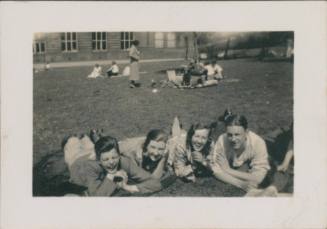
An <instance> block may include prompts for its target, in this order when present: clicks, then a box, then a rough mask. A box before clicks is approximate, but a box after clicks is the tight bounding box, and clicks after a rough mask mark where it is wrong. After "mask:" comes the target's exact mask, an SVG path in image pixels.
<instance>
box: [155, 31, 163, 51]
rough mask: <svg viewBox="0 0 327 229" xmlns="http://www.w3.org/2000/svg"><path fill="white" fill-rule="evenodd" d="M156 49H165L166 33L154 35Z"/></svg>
mask: <svg viewBox="0 0 327 229" xmlns="http://www.w3.org/2000/svg"><path fill="white" fill-rule="evenodd" d="M154 47H156V48H163V47H164V33H155V34H154Z"/></svg>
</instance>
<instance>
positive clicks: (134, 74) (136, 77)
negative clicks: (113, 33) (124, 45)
mask: <svg viewBox="0 0 327 229" xmlns="http://www.w3.org/2000/svg"><path fill="white" fill-rule="evenodd" d="M138 46H139V41H138V40H135V41H133V42H132V46H131V48H130V50H129V54H128V56H129V58H130V63H131V72H130V75H129V81H130V84H129V86H130V88H135V87H139V86H140V82H139V81H140V73H139V60H140V51H139V50H138V49H137V48H138Z"/></svg>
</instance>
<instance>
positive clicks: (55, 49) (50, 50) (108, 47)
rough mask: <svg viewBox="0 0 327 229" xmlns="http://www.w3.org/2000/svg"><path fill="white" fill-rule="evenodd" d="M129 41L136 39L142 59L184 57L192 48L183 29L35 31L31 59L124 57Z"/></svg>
mask: <svg viewBox="0 0 327 229" xmlns="http://www.w3.org/2000/svg"><path fill="white" fill-rule="evenodd" d="M133 40H138V41H139V42H140V45H139V49H140V51H141V56H142V59H163V58H185V57H187V55H188V53H189V47H192V33H185V32H63V33H36V34H34V40H33V62H34V63H46V62H50V63H51V62H67V61H88V60H102V59H108V60H119V59H127V58H128V49H129V47H130V46H131V42H132V41H133Z"/></svg>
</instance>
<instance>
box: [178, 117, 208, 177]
mask: <svg viewBox="0 0 327 229" xmlns="http://www.w3.org/2000/svg"><path fill="white" fill-rule="evenodd" d="M212 129H213V125H203V124H201V123H197V124H194V125H192V126H191V127H190V129H189V131H188V132H187V134H186V136H185V135H184V136H182V137H181V138H179V139H178V141H175V142H174V143H175V144H174V147H172V150H173V154H172V155H173V156H172V158H173V167H174V171H175V174H176V175H177V176H178V177H181V178H182V179H183V180H184V181H187V182H190V181H192V182H195V180H196V177H198V176H208V175H211V171H210V159H211V157H212V153H213V149H214V143H213V142H212V139H211V133H212Z"/></svg>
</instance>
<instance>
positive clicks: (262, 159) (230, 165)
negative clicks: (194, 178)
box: [210, 113, 270, 191]
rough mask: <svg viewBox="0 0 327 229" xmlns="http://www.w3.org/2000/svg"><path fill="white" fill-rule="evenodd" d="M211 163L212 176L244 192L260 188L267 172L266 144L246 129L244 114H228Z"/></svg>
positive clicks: (268, 166) (268, 168) (268, 167)
mask: <svg viewBox="0 0 327 229" xmlns="http://www.w3.org/2000/svg"><path fill="white" fill-rule="evenodd" d="M224 122H225V127H226V130H225V131H226V132H225V133H224V134H222V135H220V136H219V138H218V141H217V142H216V145H215V148H214V155H213V161H212V163H211V164H210V165H211V169H212V171H213V174H214V176H215V177H216V178H217V179H219V180H221V181H224V182H226V183H229V184H232V185H234V186H236V187H238V188H241V189H243V190H245V191H249V190H251V189H255V188H257V187H258V186H259V187H260V185H261V183H263V181H264V179H265V178H266V176H267V173H268V171H269V170H270V165H269V161H268V152H267V148H266V144H265V141H264V140H263V139H262V138H261V137H259V136H258V135H257V134H255V133H254V132H252V131H250V130H248V128H247V127H248V123H247V119H246V118H245V117H244V116H243V115H236V114H230V113H227V114H226V117H225V118H224Z"/></svg>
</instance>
